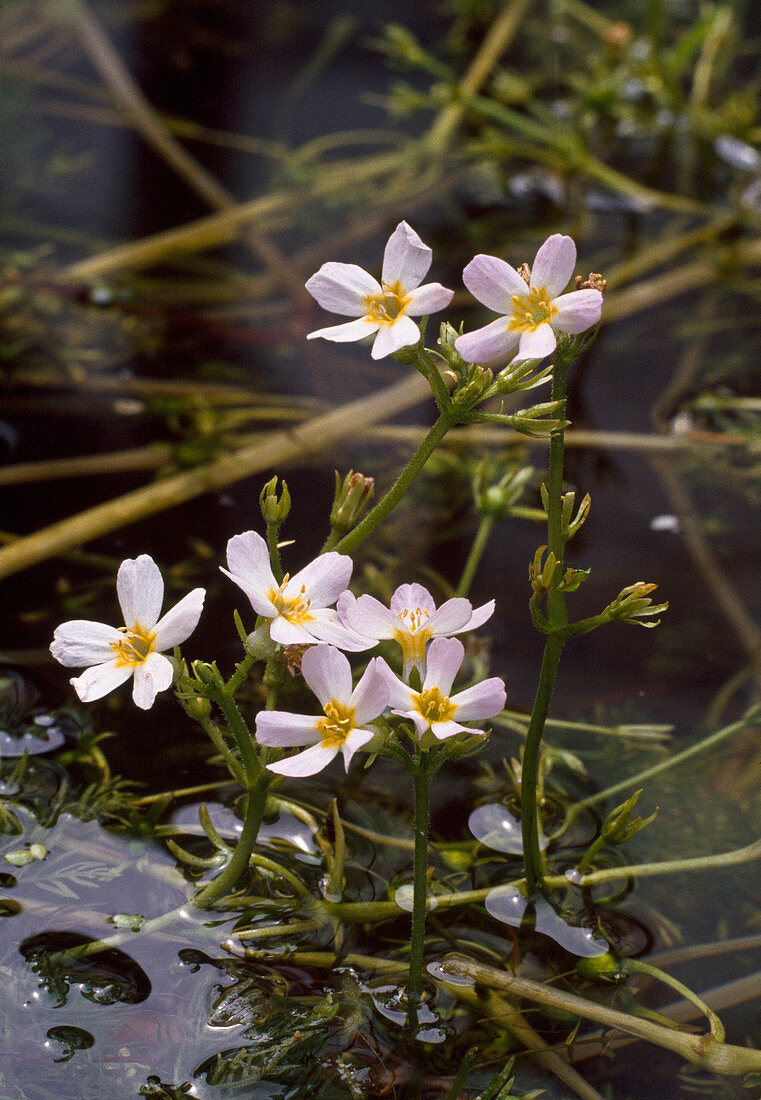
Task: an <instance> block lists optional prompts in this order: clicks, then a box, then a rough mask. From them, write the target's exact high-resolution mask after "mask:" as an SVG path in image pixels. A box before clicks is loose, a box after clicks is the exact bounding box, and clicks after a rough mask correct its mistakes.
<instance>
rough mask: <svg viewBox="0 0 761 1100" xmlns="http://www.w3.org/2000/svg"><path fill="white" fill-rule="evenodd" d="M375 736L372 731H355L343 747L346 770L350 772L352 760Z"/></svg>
mask: <svg viewBox="0 0 761 1100" xmlns="http://www.w3.org/2000/svg"><path fill="white" fill-rule="evenodd" d="M374 736H375V734H374V733H373V731H372V730H361V729H353V730H352V731H351V733H350V734H349V736H348V737H347V738H346V740H345V741H344V743H343V745H341V752H342V753H343V758H344V768H345V769H346V771H347V772H348V770H349V764H351V758H352V757H353V756H354V753H355V752H357V750H358V749H361V748H362V747H363V746H364V745H366V744H367V742H368V741H372V739H373V737H374Z"/></svg>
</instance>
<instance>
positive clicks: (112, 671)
mask: <svg viewBox="0 0 761 1100" xmlns="http://www.w3.org/2000/svg"><path fill="white" fill-rule="evenodd" d="M131 675H132V669H131V668H130V667H129V665H123V664H121V663H119V664H117V663H116V661H108V662H107V663H106V664H102V665H93V666H92V668H86V669H85V671H84V672H83V673H82V675H81V676H76V677H74V679H73V680H70V681H69V683H70V684H71V685H72V687H73V688H74V690H75V691H76V693H77V695H78V696H79V698H80V699H81V700H82V702H83V703H92V702H93V701H94V700H95V699H102V698H103V696H104V695H108V693H109V692H110V691H113V690H114V688H118V687H119V685H120V684H123V683H124V682H125V681H126V680H129V678H130V676H131Z"/></svg>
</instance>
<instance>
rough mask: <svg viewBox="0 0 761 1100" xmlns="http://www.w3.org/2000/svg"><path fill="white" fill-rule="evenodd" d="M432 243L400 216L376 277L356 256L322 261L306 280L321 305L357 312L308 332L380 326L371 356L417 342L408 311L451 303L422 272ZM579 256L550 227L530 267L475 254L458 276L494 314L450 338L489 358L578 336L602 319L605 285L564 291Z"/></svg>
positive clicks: (466, 353) (546, 349) (526, 354)
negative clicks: (347, 260)
mask: <svg viewBox="0 0 761 1100" xmlns="http://www.w3.org/2000/svg"><path fill="white" fill-rule="evenodd" d="M431 255H432V254H431V250H430V248H428V247H427V245H425V244H423V242H422V241H421V240H420V237H418V235H417V233H415V231H414V230H413V229H411V228H410V226H409V225H407V223H406V222H400V223H399V225H398V226H397V227H396V229H395V230H394V232H393V233H392V234H391V236H390V237H389V240H388V243H387V244H386V250H385V253H384V257H383V270H382V273H381V282H380V284H379V283H378V282H377V281H376V280H375V279H374V278H373V276H372V275H369V274H368V273H367V272H366V271H364V270H363V269H362V268H361V267H357V266H356V264H343V263H334V262H331V263H326V264H323V266H322V267H321V268H320V270H319V271H318V272H317V273H316V274H315V275H313V276H312V277H311V279H309V280H308V282H307V284H306V288H307V290H308V291H309V293H310V294H311V295H312V296H313V297H314V298H315V299H316V300H317V302H318V303H319V304H320V305H321V306H322V307H323V309H327V310H329V311H330V312H331V313H342V314H344V315H348V316H350V317H354V318H355V320H353V321H349V322H347V323H346V324H342V325H334V326H332V327H330V328H321V329H317V331H316V332H310V333H309V335H308V337H307V339H309V340H312V339H314V338H315V337H317V336H321V337H322V338H323V339H325V340H335V341H338V342H348V341H353V340H362V339H363V338H364V337H366V336H370V335H373V334H377V335H376V336H375V340H374V342H373V347H372V351H371V353H370V354H371V355H372V357H373V359H382V358H384V357H385V356H387V355H393V354H394V353H395V352H397V351H400V350H401V349H402V348H404V347H409V346H410V345H412V344H416V343H417V342H418V340H419V339H420V330H419V329H418V326H417V325H416V324H415V322H414V321H413V320H412V318H413V317H420V316H422V315H423V314H428V313H435V312H438V310H441V309H444V308H445V307H446V306H448V305H449V303H450V301H451V299H452V296H453V293H454V292H453V291H451V290H447V289H446V288H445V287H443V286H441V284H440V283H426V284H425V286H420V285H419V283H420V281H421V279H422V278H423V277H424V276H425V274H426V273H427V271H428V269H429V267H430V266H431ZM575 264H576V245H575V244H574V242H573V240H572V239H571V238H570V237H566V236H563V235H562V234H561V233H555V234H553V235H552V236H551V237H549V238H548V239H547V240H546V241H545V242H544V244H543V245H542V246H541V248H540V249H539V251H538V252H537V254H536V259H535V260H534V266H533V269H530V268H529V267H528V265H527V264H522V265H521V267H520V268H519V269H518V270H516V269H515V268H514V267H511V266H510V264H508V263H505V261H504V260H501V259H499V257H497V256H484V255H479V256H476V257H475V258H474V259H473V260H471V261H470V263H469V264H468V265H467V267H466V268H465V270H464V271H463V282H464V283H465V286H466V287H467V288H468V290H469V291H470V292H471V294H472V295H473V296H474V297H475V298H477V299H478V301H479V302H481V303H482V304H483V305H485V306H487V307H488V308H489V309H491V310H493V311H494V312H495V313H498V314H500V316H499V317H498V318H497V320H496V321H492V322H491V323H490V324H488V325H486V326H484V327H483V328H480V329H477V330H476V331H475V332H469V333H465V334H464V335H463V336H460V337H458V339H457V340H455V348H456V350H457V352H458V353H459V354H460V355H461V356H462V358H463V359H464V360H465V361H466V362H467V363H489V362H492V361H493V360H495V359H501V358H504V357H506V356H510V357H511V358H513V359H514V360H515V361H519V360H522V359H543V358H544V357H545V356H547V355H551V354H552V352H553V351H554V350H555V346H556V344H557V334H558V333H565V334H567V335H570V336H575V335H577V334H578V333H580V332H585V331H586V330H587V329H589V328H592V327H593V326H594V325H596V324H597V323H598V321H599V320H600V314H601V311H602V293H601V292H600V290H598V289H597V288H596V287H591V286H590V287H585V288H584V289H579V290H573V291H570V292H569V293H568V294H564V293H563V290H564V289H565V287H566V286H567V285H568V283H569V281H570V279H571V276H572V275H573V269H574V266H575Z"/></svg>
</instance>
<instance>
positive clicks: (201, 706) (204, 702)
mask: <svg viewBox="0 0 761 1100" xmlns="http://www.w3.org/2000/svg"><path fill="white" fill-rule="evenodd" d="M185 711H186V713H187V714H188V715H189V716H190V717H191V718H195V719H196V721H198V722H200V721H202V720H203V719H204V718H208V717H209V715H210V714H211V703H210V702H209V700H208V699H204V697H203V696H202V695H193V696H191V697H190V699H186V700H185Z"/></svg>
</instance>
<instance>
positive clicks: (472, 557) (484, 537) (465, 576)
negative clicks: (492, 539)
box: [455, 516, 497, 596]
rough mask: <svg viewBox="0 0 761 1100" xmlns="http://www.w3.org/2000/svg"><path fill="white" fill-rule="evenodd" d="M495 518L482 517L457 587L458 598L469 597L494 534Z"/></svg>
mask: <svg viewBox="0 0 761 1100" xmlns="http://www.w3.org/2000/svg"><path fill="white" fill-rule="evenodd" d="M496 522H497V521H496V519H495V518H494V516H482V517H481V522H480V523H479V525H478V530H477V531H476V537H475V538H474V539H473V545H472V546H471V548H470V553H469V554H468V560H467V561H466V562H465V568H464V569H463V571H462V576H461V577H460V583H459V584H458V585H457V592H456V593H455V595H457V596H467V594H468V592H470V586H471V585H472V583H473V578H474V577H475V575H476V570H477V569H478V566H479V563H480V561H481V558H482V557H483V555H484V551H485V550H486V544H487V542H488V541H489V535H490V534H491V533H492V529H493V527H494V524H495V523H496Z"/></svg>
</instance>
